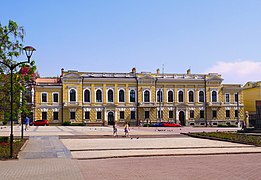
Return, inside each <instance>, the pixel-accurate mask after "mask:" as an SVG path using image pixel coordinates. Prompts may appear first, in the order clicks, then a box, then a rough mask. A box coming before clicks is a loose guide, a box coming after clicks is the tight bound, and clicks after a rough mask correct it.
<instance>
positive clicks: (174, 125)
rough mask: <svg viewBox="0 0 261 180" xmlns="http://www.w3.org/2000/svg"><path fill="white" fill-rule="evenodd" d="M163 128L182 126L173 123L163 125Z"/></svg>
mask: <svg viewBox="0 0 261 180" xmlns="http://www.w3.org/2000/svg"><path fill="white" fill-rule="evenodd" d="M163 126H164V127H181V125H180V124H176V123H173V122H166V123H163Z"/></svg>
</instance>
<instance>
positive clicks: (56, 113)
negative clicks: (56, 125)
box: [53, 112, 58, 120]
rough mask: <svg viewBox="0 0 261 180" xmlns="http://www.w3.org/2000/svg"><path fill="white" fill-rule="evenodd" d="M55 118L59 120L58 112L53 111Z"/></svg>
mask: <svg viewBox="0 0 261 180" xmlns="http://www.w3.org/2000/svg"><path fill="white" fill-rule="evenodd" d="M53 120H58V112H53Z"/></svg>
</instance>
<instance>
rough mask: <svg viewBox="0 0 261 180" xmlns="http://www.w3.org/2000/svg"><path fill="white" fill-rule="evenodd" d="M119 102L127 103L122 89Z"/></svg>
mask: <svg viewBox="0 0 261 180" xmlns="http://www.w3.org/2000/svg"><path fill="white" fill-rule="evenodd" d="M119 102H125V99H124V91H123V90H122V89H121V90H120V91H119Z"/></svg>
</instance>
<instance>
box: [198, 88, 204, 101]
mask: <svg viewBox="0 0 261 180" xmlns="http://www.w3.org/2000/svg"><path fill="white" fill-rule="evenodd" d="M201 92H202V93H203V94H201ZM201 98H203V100H202V99H201ZM201 100H202V101H201ZM198 102H199V103H204V102H205V92H204V91H202V90H200V91H199V92H198Z"/></svg>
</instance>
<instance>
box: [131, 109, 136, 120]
mask: <svg viewBox="0 0 261 180" xmlns="http://www.w3.org/2000/svg"><path fill="white" fill-rule="evenodd" d="M135 116H136V112H135V111H131V119H136V117H135Z"/></svg>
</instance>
